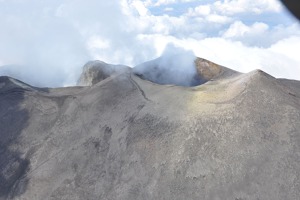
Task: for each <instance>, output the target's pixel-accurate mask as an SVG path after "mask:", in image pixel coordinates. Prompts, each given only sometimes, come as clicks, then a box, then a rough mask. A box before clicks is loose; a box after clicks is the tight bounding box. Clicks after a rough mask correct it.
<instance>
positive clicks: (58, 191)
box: [0, 64, 300, 200]
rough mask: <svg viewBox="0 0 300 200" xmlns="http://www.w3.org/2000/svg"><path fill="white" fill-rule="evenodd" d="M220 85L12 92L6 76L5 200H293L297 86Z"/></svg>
mask: <svg viewBox="0 0 300 200" xmlns="http://www.w3.org/2000/svg"><path fill="white" fill-rule="evenodd" d="M205 66H207V65H206V64H205ZM208 67H209V66H208ZM217 69H218V68H217ZM221 69H222V70H224V69H225V68H224V69H223V68H221ZM206 70H208V72H209V71H218V70H216V69H213V68H208V69H207V68H206ZM202 71H203V70H202ZM225 71H226V70H225ZM208 72H207V73H206V74H209V73H208ZM209 77H210V76H209ZM210 79H211V78H210ZM213 79H214V80H210V81H208V82H206V83H205V84H202V85H199V86H197V87H180V86H172V85H159V84H155V83H152V82H149V81H147V80H143V79H141V78H139V77H138V76H136V75H134V74H133V73H131V72H130V71H125V72H124V73H117V74H114V75H113V76H110V77H107V78H106V79H104V80H102V81H100V82H98V83H97V84H95V85H92V86H88V87H74V88H58V89H48V90H46V89H44V90H38V89H34V88H32V89H30V90H28V89H25V88H23V87H18V89H17V90H15V89H14V88H11V89H5V88H6V85H7V84H11V80H13V79H11V78H10V79H9V80H10V81H9V80H8V79H7V78H1V79H0V138H1V140H0V157H1V158H0V199H95V200H96V199H97V200H98V199H103V200H112V199H122V200H132V199H145V200H146V199H155V200H156V199H172V200H176V199H178V200H182V199H195V200H196V199H197V200H198V199H209V200H210V199H230V200H237V199H239V200H250V199H251V200H252V199H255V200H257V199H261V200H262V199H263V200H266V199H272V200H276V199H278V200H279V199H280V200H281V199H291V200H292V199H293V200H294V199H298V198H299V196H300V187H299V185H300V178H299V176H300V131H299V130H300V120H299V119H300V96H299V94H300V91H299V87H298V85H299V82H298V81H284V80H277V79H275V78H273V77H271V76H269V75H267V74H265V73H264V72H262V71H259V70H257V71H253V72H250V73H248V74H239V73H233V72H232V71H231V72H228V71H227V73H219V76H218V77H217V78H213ZM14 81H16V80H14ZM14 81H13V82H14Z"/></svg>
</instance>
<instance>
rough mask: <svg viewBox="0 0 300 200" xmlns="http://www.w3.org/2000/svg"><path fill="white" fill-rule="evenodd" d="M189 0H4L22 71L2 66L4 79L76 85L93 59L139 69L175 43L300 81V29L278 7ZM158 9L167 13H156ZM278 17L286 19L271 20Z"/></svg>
mask: <svg viewBox="0 0 300 200" xmlns="http://www.w3.org/2000/svg"><path fill="white" fill-rule="evenodd" d="M184 2H189V1H188V0H160V1H152V0H144V1H142V0H110V1H98V0H89V1H82V0H63V1H62V0H44V1H42V2H41V1H39V0H32V1H30V2H28V1H18V0H4V1H0V26H1V31H0V44H1V46H0V64H1V65H8V64H15V65H16V66H15V67H9V70H8V68H7V67H6V68H4V67H0V75H1V74H9V75H12V76H16V77H17V78H20V79H22V80H24V81H26V82H29V83H32V84H35V85H39V86H61V85H66V84H72V83H75V82H76V78H77V77H78V75H79V73H80V70H81V67H82V65H83V64H84V63H85V62H87V61H88V60H91V59H100V60H103V61H105V62H110V63H114V64H118V63H121V64H126V65H130V66H134V65H137V64H139V63H141V62H144V61H147V60H150V59H154V58H155V57H158V56H159V55H160V54H161V53H162V52H163V49H164V48H165V46H166V45H167V44H169V43H173V44H175V45H177V46H180V47H183V48H184V49H186V50H193V51H194V52H195V53H196V55H197V56H202V57H205V58H208V59H211V60H212V61H215V62H217V63H219V64H222V65H225V66H227V67H232V68H234V69H237V70H240V71H243V72H247V71H250V70H253V69H255V68H261V69H263V70H264V69H265V70H266V71H267V72H269V73H271V74H273V75H275V76H280V77H287V78H294V79H300V73H298V72H299V68H298V66H299V65H300V60H299V59H298V58H297V57H298V55H297V54H296V53H295V52H299V50H298V46H300V41H299V37H300V28H299V25H298V24H297V23H295V22H294V23H290V21H292V20H291V19H290V18H288V17H287V16H286V15H285V14H284V12H282V11H281V6H280V4H279V3H278V2H277V1H275V0H263V1H258V0H254V1H250V0H235V1H233V0H232V1H230V0H225V1H210V2H208V1H205V2H208V3H201V2H200V1H193V4H184ZM190 2H191V1H190ZM197 2H198V3H199V4H198V5H196V3H197ZM173 5H177V7H178V6H179V7H180V8H186V9H183V11H180V12H181V13H184V14H176V13H177V11H178V8H177V7H176V6H174V7H173ZM181 5H182V6H181ZM188 5H191V7H190V8H189V7H188ZM195 5H196V6H195ZM160 6H161V7H160ZM4 8H5V9H4ZM153 9H154V10H153ZM155 9H158V10H159V9H161V10H162V11H163V10H165V11H167V12H166V13H164V14H163V15H154V14H152V13H151V12H154V11H155ZM244 12H245V13H244ZM241 13H242V14H241ZM247 13H248V14H249V13H250V15H248V14H247ZM266 13H268V14H269V13H271V15H268V16H267V17H266ZM253 14H255V15H253ZM244 15H245V16H244ZM260 15H262V17H261V18H259V16H260ZM253 16H254V17H253ZM257 16H258V17H257ZM273 16H278V18H276V19H279V18H280V19H282V20H281V21H280V22H279V21H277V20H271V22H270V21H269V22H268V20H267V19H268V18H269V19H273V18H272V17H273ZM252 17H253V18H252ZM281 66H282V67H281ZM32 77H36V78H35V79H34V80H33V78H32Z"/></svg>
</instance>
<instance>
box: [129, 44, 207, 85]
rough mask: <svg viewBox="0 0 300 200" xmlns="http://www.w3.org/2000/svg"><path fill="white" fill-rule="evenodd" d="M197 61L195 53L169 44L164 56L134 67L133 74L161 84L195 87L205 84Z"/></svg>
mask: <svg viewBox="0 0 300 200" xmlns="http://www.w3.org/2000/svg"><path fill="white" fill-rule="evenodd" d="M195 59H196V56H195V54H194V52H193V51H191V50H185V49H184V48H181V47H177V46H175V45H173V44H168V45H167V46H166V48H165V50H164V52H163V53H162V56H160V57H159V58H157V59H155V60H152V61H149V62H145V63H142V64H140V65H138V66H136V67H134V68H133V72H134V73H135V74H137V75H139V76H141V77H142V78H145V79H147V80H150V81H152V82H155V83H159V84H172V85H180V86H195V85H199V84H201V83H202V82H203V81H202V80H201V79H200V77H199V76H198V74H197V70H196V67H195V62H194V61H195Z"/></svg>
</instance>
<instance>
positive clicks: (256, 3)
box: [213, 0, 282, 15]
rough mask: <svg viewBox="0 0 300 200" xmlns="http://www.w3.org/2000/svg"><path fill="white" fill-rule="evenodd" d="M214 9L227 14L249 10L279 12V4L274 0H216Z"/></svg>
mask: <svg viewBox="0 0 300 200" xmlns="http://www.w3.org/2000/svg"><path fill="white" fill-rule="evenodd" d="M213 7H214V9H216V10H218V11H219V12H221V13H223V14H227V15H234V14H237V13H246V12H251V13H254V14H261V13H263V12H280V11H281V9H282V6H281V4H280V3H279V2H278V1H276V0H225V1H216V2H215V3H214V4H213Z"/></svg>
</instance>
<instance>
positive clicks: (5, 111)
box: [0, 77, 32, 199]
mask: <svg viewBox="0 0 300 200" xmlns="http://www.w3.org/2000/svg"><path fill="white" fill-rule="evenodd" d="M28 90H32V88H30V87H29V86H28V85H26V84H23V83H22V82H20V81H17V80H15V79H12V78H9V77H0V138H1V140H0V199H6V198H13V197H15V196H18V195H20V194H22V193H24V192H25V190H26V186H27V183H28V180H27V179H26V178H23V177H24V174H25V173H26V171H27V170H28V167H29V164H30V162H29V160H28V159H26V158H24V156H22V154H21V153H20V152H18V151H17V150H14V147H16V146H18V139H19V137H20V135H21V133H22V130H23V129H24V128H25V127H26V126H27V121H28V119H29V114H28V111H27V110H25V109H23V108H22V106H21V104H22V102H23V100H24V95H25V92H26V91H28Z"/></svg>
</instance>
